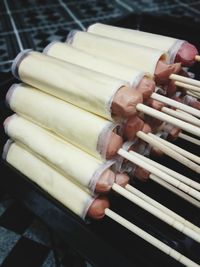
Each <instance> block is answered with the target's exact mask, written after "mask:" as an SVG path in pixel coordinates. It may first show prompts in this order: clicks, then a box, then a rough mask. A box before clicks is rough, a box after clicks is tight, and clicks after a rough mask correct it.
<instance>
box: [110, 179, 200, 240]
mask: <svg viewBox="0 0 200 267" xmlns="http://www.w3.org/2000/svg"><path fill="white" fill-rule="evenodd" d="M112 189H113V190H114V191H115V192H117V193H118V194H120V195H122V196H124V197H125V198H127V199H128V200H130V201H131V202H133V203H134V204H136V205H138V206H139V207H141V208H142V209H144V210H146V211H147V212H149V213H151V214H153V215H154V216H155V217H157V218H158V219H160V220H162V221H164V222H165V223H167V224H169V225H170V226H172V227H173V228H175V229H176V230H178V231H179V232H181V233H183V234H185V235H187V236H189V237H190V238H192V239H194V240H195V241H197V242H199V243H200V235H199V234H198V233H196V232H195V231H193V230H192V229H190V228H188V227H187V226H184V225H183V224H182V223H181V222H179V221H177V220H176V219H174V218H172V217H170V216H169V215H167V214H165V213H164V212H163V211H161V210H159V209H158V208H156V207H154V206H152V205H151V204H149V203H148V202H146V201H144V200H143V199H141V198H139V197H137V196H136V195H134V194H132V193H130V192H129V191H127V190H126V189H124V188H123V187H122V186H120V185H118V184H116V183H115V184H114V185H113V187H112Z"/></svg>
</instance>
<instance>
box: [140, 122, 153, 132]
mask: <svg viewBox="0 0 200 267" xmlns="http://www.w3.org/2000/svg"><path fill="white" fill-rule="evenodd" d="M142 131H143V132H144V133H146V134H148V133H152V129H151V126H150V125H149V124H148V123H144V125H143V128H142Z"/></svg>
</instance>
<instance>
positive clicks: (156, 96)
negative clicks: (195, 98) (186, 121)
mask: <svg viewBox="0 0 200 267" xmlns="http://www.w3.org/2000/svg"><path fill="white" fill-rule="evenodd" d="M151 98H153V99H155V100H157V101H160V102H163V103H165V104H168V105H170V106H172V107H175V108H178V109H180V110H183V111H186V112H188V113H189V114H192V115H194V116H196V117H198V118H200V111H199V110H197V109H195V108H192V107H189V106H187V105H185V104H182V103H180V102H178V101H175V100H173V99H170V98H168V97H165V96H162V95H159V94H156V93H153V94H152V95H151Z"/></svg>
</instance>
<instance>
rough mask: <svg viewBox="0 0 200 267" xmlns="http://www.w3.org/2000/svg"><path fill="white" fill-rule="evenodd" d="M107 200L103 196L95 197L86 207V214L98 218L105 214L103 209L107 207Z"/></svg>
mask: <svg viewBox="0 0 200 267" xmlns="http://www.w3.org/2000/svg"><path fill="white" fill-rule="evenodd" d="M109 206H110V204H109V200H108V198H107V197H105V196H99V197H98V198H96V199H95V200H94V201H93V202H92V204H91V206H90V207H89V209H88V212H87V216H88V217H90V218H92V219H95V220H100V219H102V218H103V217H104V216H105V209H107V208H109Z"/></svg>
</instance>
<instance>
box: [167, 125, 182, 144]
mask: <svg viewBox="0 0 200 267" xmlns="http://www.w3.org/2000/svg"><path fill="white" fill-rule="evenodd" d="M180 132H181V129H180V128H178V127H175V126H173V127H172V129H171V131H169V133H168V136H167V140H169V141H172V142H173V141H175V140H176V139H177V138H178V135H179V133H180Z"/></svg>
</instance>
